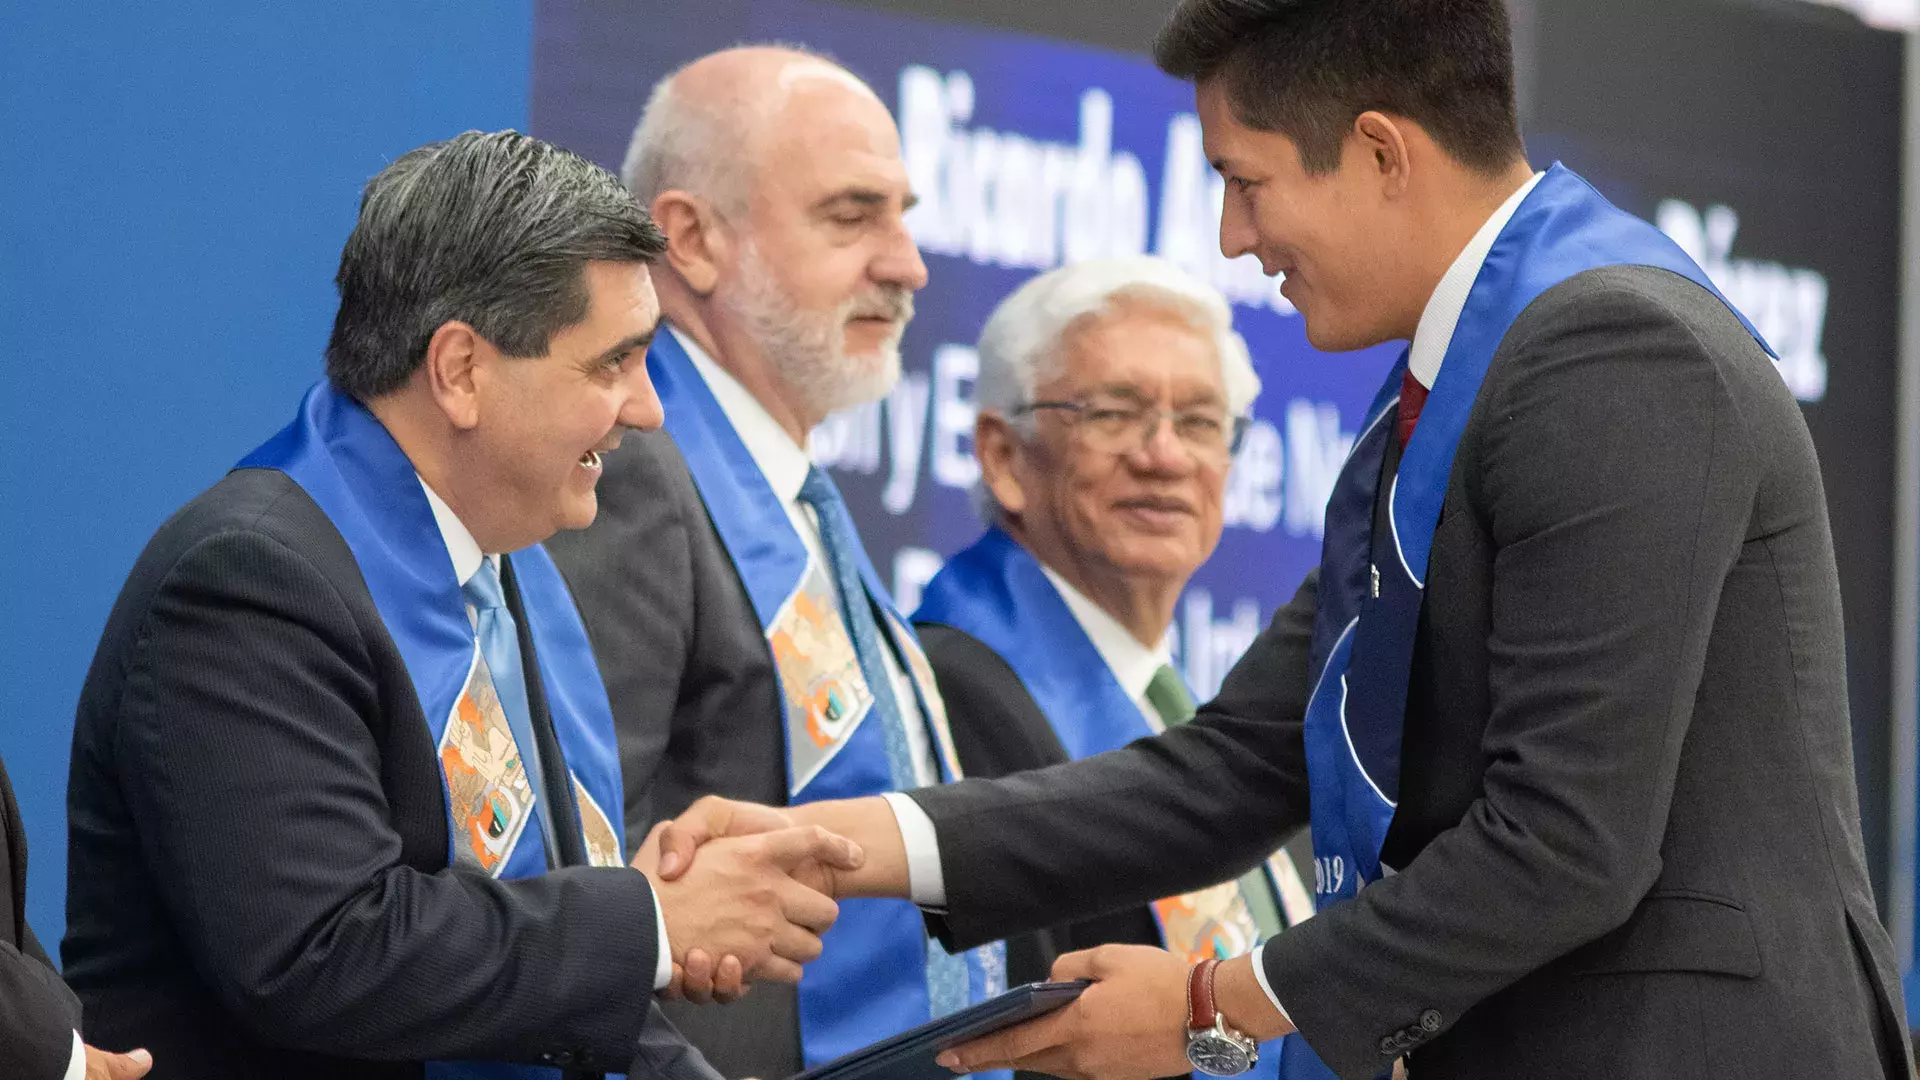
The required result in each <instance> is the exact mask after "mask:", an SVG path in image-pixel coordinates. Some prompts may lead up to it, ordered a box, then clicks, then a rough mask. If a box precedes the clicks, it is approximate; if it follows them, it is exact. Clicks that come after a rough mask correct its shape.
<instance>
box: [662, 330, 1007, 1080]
mask: <svg viewBox="0 0 1920 1080" xmlns="http://www.w3.org/2000/svg"><path fill="white" fill-rule="evenodd" d="M647 371H648V373H649V374H650V375H651V376H652V377H653V385H654V389H655V390H656V391H658V393H659V395H660V401H661V403H662V404H663V405H664V406H665V409H666V416H667V420H666V427H667V431H668V432H669V433H670V434H671V435H672V436H673V440H674V442H675V443H676V444H678V446H679V447H680V452H681V454H682V455H683V456H684V457H685V458H686V462H687V468H688V471H689V472H691V473H692V475H693V482H694V486H695V487H697V488H698V489H699V491H700V498H701V501H703V502H704V503H705V504H706V508H707V515H708V516H709V517H710V518H711V519H712V521H713V524H714V528H715V529H716V530H717V531H718V532H719V534H720V539H721V542H722V543H724V544H725V545H726V548H727V554H728V555H729V556H730V557H731V558H732V560H733V565H734V569H735V570H737V571H738V572H739V574H740V580H741V582H742V583H744V584H745V585H746V588H747V596H748V598H749V599H750V600H751V601H752V603H753V610H754V614H755V615H756V616H758V618H759V620H760V625H761V628H762V629H763V630H765V631H766V635H767V644H768V648H769V649H770V650H771V651H772V653H773V659H774V667H775V669H776V670H777V671H778V673H779V679H780V690H781V702H780V704H781V707H782V711H783V715H784V719H785V728H784V731H785V736H786V746H787V798H788V802H789V803H790V804H794V805H798V804H801V803H808V802H817V801H819V800H823V799H849V798H857V797H860V796H864V795H878V794H880V793H882V792H887V791H892V790H894V783H893V779H892V773H891V771H890V769H889V766H888V763H887V749H886V742H885V736H884V733H883V732H882V731H881V730H880V720H879V717H878V715H877V714H876V713H875V712H874V710H873V709H872V704H873V694H872V691H871V690H869V689H868V687H867V683H866V679H865V677H864V676H863V675H862V674H861V671H860V663H859V658H858V656H856V655H855V652H854V647H853V639H852V637H851V635H850V634H849V633H848V632H847V628H846V624H845V622H844V620H843V619H842V618H841V615H840V610H839V602H838V599H837V596H838V594H837V593H836V591H835V589H834V586H833V578H832V575H831V573H830V571H829V570H828V568H827V567H825V566H824V565H820V564H815V563H812V562H811V561H810V560H809V557H808V552H807V547H806V543H805V541H803V540H802V539H801V538H800V535H799V533H797V532H795V531H794V528H793V522H792V520H791V519H789V518H788V517H787V511H786V508H785V507H784V506H783V505H781V502H780V498H779V496H777V495H775V494H774V492H773V488H772V486H771V485H769V484H768V483H767V478H766V476H765V475H764V474H763V473H761V471H760V467H759V465H757V464H755V463H754V460H753V456H752V455H751V454H750V453H749V452H748V451H747V447H746V444H745V443H743V442H741V441H740V436H739V435H738V433H736V432H735V431H734V428H733V424H732V422H731V421H729V420H728V419H727V416H726V413H725V412H724V411H722V409H721V408H720V403H719V402H718V401H717V400H715V398H714V396H713V392H712V391H711V390H710V389H708V387H707V384H706V380H705V379H704V378H702V377H701V375H700V372H699V369H697V368H696V367H694V364H693V360H692V358H690V357H689V356H688V355H687V353H686V350H685V349H683V348H682V347H681V345H680V342H679V341H678V340H677V339H676V338H675V337H674V335H673V334H671V333H664V334H661V335H659V336H658V337H657V338H655V339H654V344H653V348H652V350H651V351H650V352H649V353H648V354H647ZM858 557H859V563H860V576H861V579H862V580H863V581H865V582H866V586H867V591H868V592H869V593H870V594H871V595H872V596H873V597H874V599H875V600H876V601H877V602H878V603H879V605H880V606H881V607H882V608H883V612H884V618H882V619H881V620H880V621H881V623H882V625H883V627H884V629H885V631H886V632H887V635H888V637H889V638H890V639H891V640H890V642H889V644H891V645H892V647H893V649H894V654H895V655H896V656H897V657H898V658H899V659H900V661H901V664H902V667H903V668H904V669H905V670H906V671H907V673H908V674H909V675H910V676H911V677H912V681H913V684H914V691H915V698H916V700H917V702H918V704H919V706H920V714H921V716H923V717H925V718H926V722H927V727H928V729H929V733H930V736H931V738H930V742H931V745H933V746H934V747H935V748H936V751H937V752H936V755H935V756H936V757H937V758H938V759H939V765H940V776H941V779H942V780H943V781H947V782H951V781H953V780H957V779H959V777H960V766H959V759H958V757H957V756H956V755H955V753H954V750H953V737H952V735H951V733H950V731H949V729H948V727H947V716H946V709H945V706H944V705H943V703H942V702H941V699H940V695H939V692H938V690H937V689H936V688H935V685H934V681H933V668H932V667H931V665H929V664H928V663H927V658H926V655H925V654H924V653H923V652H922V651H921V649H920V644H919V642H918V640H916V639H915V638H914V636H913V630H912V628H911V627H910V626H909V625H908V623H907V621H906V620H905V619H903V618H901V616H900V613H899V612H898V611H896V610H894V608H893V604H892V601H891V600H890V599H889V598H888V595H887V590H886V587H885V586H884V585H883V584H881V581H880V576H879V575H878V574H877V573H875V572H874V569H873V565H872V564H871V563H870V562H869V561H868V559H867V556H866V553H865V552H864V551H860V552H858ZM854 602H858V601H857V600H856V601H854ZM870 715H871V716H873V718H874V722H873V723H864V722H863V721H865V720H866V719H867V718H868V717H869V716H870ZM823 941H824V943H825V946H826V951H825V953H824V954H823V955H822V956H821V958H820V959H818V960H816V961H814V962H813V963H811V964H808V965H807V968H806V972H805V974H804V975H803V976H802V978H801V980H800V992H799V1005H800V1043H801V1050H802V1052H803V1055H804V1057H805V1059H806V1065H807V1067H808V1068H812V1067H814V1066H816V1065H820V1064H823V1063H825V1062H827V1061H831V1060H833V1059H834V1058H837V1057H839V1056H841V1055H843V1054H847V1053H851V1052H852V1051H854V1050H858V1049H861V1048H863V1047H865V1046H867V1045H869V1044H871V1043H873V1042H876V1041H878V1040H880V1039H883V1038H886V1037H887V1036H889V1035H895V1034H898V1033H899V1032H902V1031H905V1030H907V1029H909V1028H912V1027H917V1026H919V1025H921V1024H924V1023H926V1022H927V1021H929V1020H932V1019H935V1017H934V1015H933V1005H932V996H931V992H930V989H929V987H928V982H927V978H928V970H927V967H928V965H927V950H928V948H930V947H931V948H939V946H938V945H937V944H930V942H929V939H928V937H927V931H926V922H925V919H924V918H923V917H922V915H921V913H920V909H919V908H916V907H914V906H913V905H912V904H910V903H908V902H906V901H904V900H844V901H841V903H840V918H839V921H838V922H836V923H835V924H834V926H833V928H832V929H831V930H829V931H827V933H826V936H825V937H824V939H823ZM965 959H966V967H967V983H968V999H969V1001H973V1002H978V1001H984V1000H986V999H987V998H988V997H991V996H992V995H994V994H997V993H999V992H1001V991H1002V990H1004V989H1006V951H1005V947H1004V946H1003V945H1002V944H1000V943H999V942H995V943H994V944H992V945H988V946H983V947H981V948H978V949H972V950H969V951H968V952H967V953H966V954H965ZM987 1075H993V1076H999V1077H1002V1078H1004V1077H1006V1076H1008V1075H1009V1074H1007V1073H1004V1072H1002V1073H995V1074H987Z"/></svg>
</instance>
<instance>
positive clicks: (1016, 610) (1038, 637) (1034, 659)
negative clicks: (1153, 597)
mask: <svg viewBox="0 0 1920 1080" xmlns="http://www.w3.org/2000/svg"><path fill="white" fill-rule="evenodd" d="M913 617H914V619H915V621H917V622H929V623H939V624H941V625H943V626H951V627H953V628H954V629H955V630H959V631H962V632H964V633H966V634H969V635H971V636H972V637H973V638H974V639H975V640H977V641H979V642H980V643H981V644H983V645H985V646H986V647H987V648H989V649H992V650H993V651H994V652H995V653H998V654H999V656H1000V658H1001V659H1003V660H1005V661H1006V662H1007V666H1008V667H1010V668H1012V669H1013V673H1014V674H1015V675H1017V676H1019V678H1020V683H1021V685H1022V686H1025V687H1026V689H1027V692H1028V693H1029V694H1032V695H1033V701H1034V704H1036V705H1038V706H1039V707H1040V712H1041V713H1042V714H1043V715H1045V716H1046V718H1047V721H1048V723H1050V724H1051V725H1052V726H1053V730H1054V732H1055V733H1056V734H1058V735H1059V736H1060V742H1061V745H1062V746H1064V747H1065V748H1066V751H1067V755H1068V756H1069V757H1071V758H1073V759H1074V760H1076V761H1078V760H1079V759H1081V758H1084V757H1091V756H1093V755H1094V754H1099V753H1104V752H1106V751H1108V750H1113V749H1117V748H1118V747H1122V746H1125V745H1126V744H1128V743H1130V742H1133V741H1134V740H1135V739H1143V738H1146V737H1148V736H1150V735H1152V734H1153V731H1152V729H1151V728H1150V727H1149V726H1148V725H1147V720H1146V717H1144V716H1142V715H1141V713H1140V707H1139V706H1138V705H1137V704H1135V702H1134V700H1133V699H1132V698H1131V697H1129V696H1128V695H1127V692H1126V690H1125V688H1123V687H1122V686H1121V685H1120V681H1119V680H1118V679H1116V678H1114V675H1113V669H1112V668H1109V667H1108V666H1107V662H1106V660H1105V659H1104V658H1102V657H1101V655H1100V651H1099V649H1098V648H1096V647H1095V646H1094V644H1093V641H1092V639H1091V638H1089V637H1087V633H1086V631H1085V630H1084V629H1082V628H1081V626H1080V623H1079V620H1077V619H1075V618H1074V617H1073V610H1072V609H1071V608H1069V607H1067V603H1066V601H1065V600H1064V599H1062V598H1061V596H1060V592H1059V590H1058V589H1056V588H1054V585H1053V582H1052V581H1051V580H1049V579H1048V578H1047V575H1046V572H1045V571H1044V570H1042V569H1041V568H1040V563H1039V562H1038V561H1037V560H1035V559H1034V557H1033V555H1032V554H1031V553H1030V552H1028V551H1027V550H1026V549H1025V548H1023V547H1021V546H1020V545H1019V544H1018V543H1017V542H1015V541H1014V539H1013V537H1011V536H1009V535H1007V533H1006V531H1005V530H1003V529H1000V528H997V527H996V528H991V529H988V530H987V533H986V535H985V536H982V537H981V538H980V539H979V540H977V541H975V543H974V544H973V546H972V547H970V548H967V549H966V550H965V551H962V552H960V553H959V554H957V555H955V556H954V557H953V558H951V559H949V560H947V563H946V565H945V566H943V567H941V569H940V572H939V573H938V574H935V575H934V577H933V580H932V581H929V582H928V583H927V587H926V591H925V592H923V593H922V594H921V599H920V609H919V610H918V611H916V612H914V614H913ZM1238 888H1239V884H1238V883H1237V882H1227V883H1224V885H1222V886H1216V887H1215V888H1214V889H1209V890H1204V891H1203V892H1205V893H1214V894H1217V893H1218V892H1219V891H1221V890H1223V889H1225V890H1237V889H1238ZM1193 895H1194V898H1195V899H1196V904H1195V905H1194V906H1196V907H1197V906H1201V905H1203V904H1204V903H1205V901H1202V900H1199V897H1200V896H1201V894H1193ZM1214 906H1215V907H1217V905H1214ZM1155 918H1156V920H1157V921H1158V922H1159V923H1160V927H1161V937H1162V940H1163V942H1165V943H1166V944H1167V945H1168V946H1169V947H1170V948H1172V949H1173V951H1174V952H1176V953H1182V954H1185V955H1188V956H1189V957H1190V958H1197V957H1195V956H1194V954H1195V952H1196V950H1197V949H1200V948H1208V949H1210V950H1211V951H1212V952H1214V954H1215V955H1216V958H1217V959H1223V960H1224V959H1227V958H1228V957H1233V956H1238V955H1240V954H1241V953H1244V952H1246V951H1248V950H1249V949H1251V948H1252V947H1253V945H1254V934H1253V932H1252V931H1253V928H1252V927H1251V926H1248V927H1246V928H1245V929H1244V930H1242V929H1240V928H1237V927H1232V926H1220V925H1218V923H1217V922H1216V925H1215V927H1213V928H1212V929H1213V931H1214V932H1213V933H1209V932H1208V930H1207V929H1206V928H1200V929H1201V933H1202V934H1205V935H1206V936H1207V937H1208V938H1210V939H1211V940H1209V941H1206V942H1200V943H1196V942H1195V941H1186V942H1175V941H1173V940H1171V937H1172V935H1171V933H1170V927H1169V925H1168V921H1167V919H1166V917H1165V914H1164V912H1163V911H1162V910H1160V909H1159V906H1158V905H1156V910H1155ZM1208 921H1209V922H1215V920H1208ZM1248 1075H1249V1076H1252V1077H1257V1078H1260V1080H1280V1078H1285V1080H1332V1077H1333V1073H1332V1071H1331V1070H1329V1069H1328V1068H1327V1067H1326V1066H1325V1065H1323V1064H1321V1063H1320V1059H1319V1058H1318V1057H1316V1056H1315V1055H1314V1053H1313V1050H1312V1049H1311V1048H1309V1047H1308V1046H1307V1044H1306V1042H1305V1040H1303V1039H1301V1038H1300V1037H1299V1036H1298V1035H1289V1036H1287V1037H1286V1038H1285V1039H1275V1040H1273V1041H1272V1042H1268V1043H1265V1044H1263V1045H1262V1046H1261V1047H1260V1062H1259V1064H1258V1065H1256V1066H1254V1069H1253V1071H1252V1072H1251V1073H1249V1074H1248ZM1196 1080H1203V1078H1201V1077H1199V1076H1198V1074H1196Z"/></svg>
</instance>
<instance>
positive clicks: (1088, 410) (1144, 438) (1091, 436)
mask: <svg viewBox="0 0 1920 1080" xmlns="http://www.w3.org/2000/svg"><path fill="white" fill-rule="evenodd" d="M1041 409H1051V410H1054V411H1057V412H1060V413H1063V414H1064V415H1065V417H1066V418H1067V422H1068V423H1070V424H1072V425H1073V428H1074V432H1075V433H1076V434H1077V435H1078V436H1079V439H1080V441H1081V443H1082V444H1083V445H1085V446H1086V447H1087V448H1088V449H1089V450H1095V451H1100V452H1104V453H1110V454H1124V453H1128V452H1130V451H1133V450H1136V449H1138V448H1140V447H1142V446H1145V445H1146V444H1147V443H1148V442H1149V441H1151V440H1152V439H1153V436H1154V434H1155V433H1156V432H1158V431H1159V430H1160V420H1161V418H1162V417H1165V418H1168V419H1171V420H1172V421H1173V434H1174V436H1175V437H1176V438H1178V439H1179V440H1180V444H1181V445H1182V446H1185V447H1186V448H1187V450H1188V451H1189V452H1190V453H1192V454H1194V455H1195V456H1197V457H1201V458H1208V459H1215V460H1225V459H1227V458H1230V457H1232V456H1233V455H1234V453H1235V452H1236V451H1238V450H1239V449H1240V440H1241V439H1242V438H1244V437H1245V436H1246V434H1247V425H1248V424H1249V423H1250V420H1249V418H1248V417H1245V416H1229V415H1228V414H1227V410H1226V409H1225V408H1224V407H1221V406H1218V405H1201V406H1196V407H1194V408H1190V409H1163V408H1161V407H1160V406H1158V405H1149V404H1147V403H1146V402H1145V401H1142V400H1140V399H1138V398H1130V397H1123V396H1120V395H1116V394H1094V395H1091V396H1089V397H1085V398H1081V399H1079V400H1077V401H1034V402H1029V403H1027V404H1025V405H1022V406H1020V407H1019V408H1018V409H1015V410H1014V413H1015V415H1025V414H1027V413H1033V412H1038V411H1040V410H1041Z"/></svg>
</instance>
